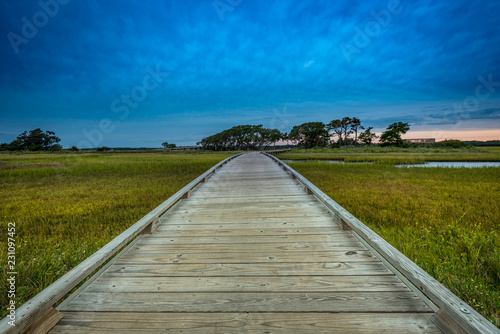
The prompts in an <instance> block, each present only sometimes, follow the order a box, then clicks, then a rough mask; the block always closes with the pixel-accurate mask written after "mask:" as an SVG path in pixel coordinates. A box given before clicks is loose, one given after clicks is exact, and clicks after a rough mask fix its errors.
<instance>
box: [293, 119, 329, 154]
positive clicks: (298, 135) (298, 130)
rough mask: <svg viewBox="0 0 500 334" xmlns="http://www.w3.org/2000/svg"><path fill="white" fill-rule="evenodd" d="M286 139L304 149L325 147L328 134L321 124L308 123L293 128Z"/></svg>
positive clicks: (324, 126)
mask: <svg viewBox="0 0 500 334" xmlns="http://www.w3.org/2000/svg"><path fill="white" fill-rule="evenodd" d="M288 138H289V139H290V140H292V141H294V142H296V143H298V144H299V145H303V146H304V147H305V148H313V147H316V146H325V145H326V144H327V143H328V139H329V134H328V130H327V129H326V125H325V124H324V123H323V122H309V123H304V124H301V125H298V126H297V125H296V126H294V127H293V128H292V130H291V131H290V134H289V135H288Z"/></svg>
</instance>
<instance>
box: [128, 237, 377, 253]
mask: <svg viewBox="0 0 500 334" xmlns="http://www.w3.org/2000/svg"><path fill="white" fill-rule="evenodd" d="M133 250H134V251H140V252H166V253H168V252H169V253H176V254H177V253H182V254H187V253H221V252H236V253H242V252H243V253H252V252H256V253H259V252H260V253H264V252H273V253H274V252H291V251H293V252H330V251H345V252H348V251H351V250H367V248H366V247H365V246H364V245H363V244H361V242H359V241H357V240H356V241H347V240H346V241H340V242H338V243H319V242H316V243H307V242H301V243H284V244H280V243H278V242H276V243H274V244H269V243H257V242H254V243H236V244H191V245H174V244H163V245H161V244H148V243H147V241H146V242H144V241H142V242H140V243H137V244H136V245H135V246H134V248H133ZM309 255H310V254H306V255H304V256H309Z"/></svg>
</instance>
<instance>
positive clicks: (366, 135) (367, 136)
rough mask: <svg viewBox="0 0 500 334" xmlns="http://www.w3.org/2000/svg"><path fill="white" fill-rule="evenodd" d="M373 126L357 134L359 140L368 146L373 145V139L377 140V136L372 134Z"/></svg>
mask: <svg viewBox="0 0 500 334" xmlns="http://www.w3.org/2000/svg"><path fill="white" fill-rule="evenodd" d="M372 129H373V126H370V127H368V129H366V130H365V131H363V132H361V133H360V134H359V140H360V141H361V142H362V143H363V144H365V145H368V146H370V145H371V144H372V143H373V140H374V139H375V138H378V136H377V135H376V134H375V133H373V132H372Z"/></svg>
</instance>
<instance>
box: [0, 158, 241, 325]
mask: <svg viewBox="0 0 500 334" xmlns="http://www.w3.org/2000/svg"><path fill="white" fill-rule="evenodd" d="M230 155H231V154H230V153H227V152H226V153H221V154H217V153H199V152H194V153H191V152H188V153H173V154H172V153H168V154H165V153H130V154H121V153H113V154H90V153H85V154H0V189H1V192H0V203H1V206H0V230H1V231H2V235H3V236H4V237H3V238H2V239H3V240H2V243H1V244H0V250H1V254H2V256H1V258H0V265H1V266H2V268H3V269H2V279H1V283H0V284H1V291H2V293H1V297H0V301H1V305H7V303H8V299H7V290H8V289H7V281H6V277H5V275H6V268H7V254H6V250H7V247H6V246H7V240H6V239H7V236H6V232H7V228H8V223H15V224H16V236H15V240H16V260H17V263H16V268H15V269H16V271H17V272H18V275H17V279H18V281H17V283H16V285H17V299H16V300H17V306H19V305H21V304H22V303H24V302H25V301H26V300H28V299H29V298H31V297H33V296H34V295H35V294H36V293H38V292H40V291H41V290H42V289H44V288H45V287H47V286H48V285H49V284H50V283H52V282H53V281H54V280H56V279H57V278H58V277H60V276H62V275H63V274H64V273H65V272H67V271H68V270H69V269H71V268H73V267H74V266H76V265H77V264H79V263H80V262H82V261H83V260H84V259H85V258H86V257H88V256H90V255H91V254H92V253H94V252H95V251H96V250H98V249H99V248H100V247H102V246H103V245H105V244H106V243H107V242H109V241H110V240H112V239H113V238H114V237H116V236H117V235H118V234H120V233H121V232H122V231H124V230H125V229H126V228H127V227H129V226H130V225H132V224H133V223H134V222H136V221H137V220H138V219H140V218H141V217H142V216H144V215H145V214H146V213H148V212H149V211H151V210H152V209H153V208H155V207H156V206H158V205H159V204H160V203H161V202H163V201H164V200H165V199H167V198H168V197H169V196H171V195H173V194H174V193H175V192H177V191H178V190H179V189H181V188H182V187H183V186H185V185H186V184H188V183H189V182H191V181H192V180H193V179H194V178H196V177H197V176H199V175H200V174H202V173H203V172H205V171H206V170H207V169H209V168H210V167H211V166H213V165H215V164H216V163H217V162H219V161H221V160H223V159H224V158H226V157H228V156H230ZM5 314H6V312H5V308H4V307H2V316H4V315H5Z"/></svg>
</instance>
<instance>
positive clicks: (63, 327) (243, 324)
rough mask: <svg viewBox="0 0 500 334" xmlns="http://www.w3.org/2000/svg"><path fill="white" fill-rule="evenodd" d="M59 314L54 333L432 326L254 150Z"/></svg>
mask: <svg viewBox="0 0 500 334" xmlns="http://www.w3.org/2000/svg"><path fill="white" fill-rule="evenodd" d="M61 312H63V314H64V315H65V317H66V319H65V320H63V321H62V322H60V323H59V324H58V325H57V326H56V327H55V328H54V329H53V332H54V333H61V332H65V333H66V332H70V333H71V332H75V333H80V332H82V333H83V332H92V333H100V332H102V333H104V332H119V333H129V332H130V333H133V332H147V333H154V332H165V331H169V332H187V333H220V332H223V333H241V332H251V333H311V332H313V333H316V332H325V333H326V332H329V333H353V332H355V333H357V332H370V331H372V332H381V331H382V332H385V333H391V332H392V333H421V332H428V333H438V332H439V330H438V329H437V327H436V326H435V325H434V324H433V323H432V322H431V320H430V319H431V316H432V315H433V314H434V313H433V310H431V309H430V308H429V306H428V305H427V304H426V303H425V302H424V301H423V299H422V298H421V297H420V296H417V295H416V294H415V293H414V292H413V291H411V290H410V289H409V288H408V286H407V285H406V284H405V283H404V282H403V281H402V280H401V279H400V278H398V277H397V276H396V275H394V273H393V272H392V271H391V270H390V269H389V268H388V267H387V266H386V265H385V264H384V263H383V262H382V261H380V259H379V258H378V257H377V256H375V255H374V254H373V252H372V251H370V250H369V249H368V248H367V246H365V245H364V244H363V243H362V242H360V240H358V238H357V237H356V236H355V235H354V234H353V232H352V231H346V230H342V229H341V228H340V226H339V225H338V217H337V216H336V215H332V213H330V211H329V210H328V209H327V208H326V207H325V206H324V205H323V204H322V203H321V202H319V201H318V200H317V199H316V197H315V196H310V195H307V194H306V191H305V189H304V186H303V184H301V183H300V182H299V181H298V180H297V179H295V180H294V179H292V178H291V177H290V174H289V173H287V172H285V171H284V170H283V168H282V167H280V166H278V165H277V164H276V163H275V162H273V160H271V159H269V158H267V157H265V156H263V155H260V154H258V153H249V154H245V155H242V156H240V157H238V158H236V159H233V160H231V161H230V162H228V163H227V164H226V165H224V167H222V168H219V169H218V170H217V172H215V173H213V174H212V175H211V176H210V178H208V179H207V180H206V182H203V183H200V184H199V185H198V186H197V187H196V188H195V189H193V190H192V191H191V193H190V196H189V198H186V199H182V200H181V201H180V202H178V203H177V204H176V205H175V206H174V207H173V208H172V209H171V210H169V211H168V212H167V213H166V214H165V215H163V216H162V217H160V224H159V225H158V226H157V228H156V230H155V231H154V233H152V234H149V235H143V236H141V239H140V240H139V241H137V243H135V244H134V245H133V246H131V247H130V248H129V249H128V250H127V251H125V252H123V254H122V255H121V256H120V257H118V258H116V259H115V261H114V262H113V264H112V265H110V266H109V267H108V268H106V269H105V270H104V271H103V272H102V273H101V274H100V275H99V276H96V277H95V279H93V280H92V281H91V282H90V283H89V284H88V285H86V286H85V287H84V288H82V289H81V291H79V293H77V294H75V295H74V296H72V299H69V300H68V302H66V303H64V305H63V307H62V308H61ZM141 317H142V318H141ZM374 326H378V327H377V328H375V327H374Z"/></svg>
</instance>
